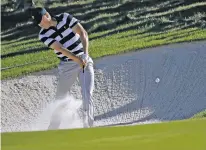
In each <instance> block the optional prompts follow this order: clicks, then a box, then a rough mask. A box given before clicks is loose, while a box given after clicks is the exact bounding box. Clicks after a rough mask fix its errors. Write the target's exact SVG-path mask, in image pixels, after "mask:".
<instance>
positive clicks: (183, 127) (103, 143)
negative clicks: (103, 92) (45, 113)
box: [1, 119, 206, 150]
mask: <svg viewBox="0 0 206 150" xmlns="http://www.w3.org/2000/svg"><path fill="white" fill-rule="evenodd" d="M205 126H206V120H205V119H195V120H193V119H192V120H184V121H174V122H166V123H157V124H148V125H139V126H128V127H103V128H91V129H72V130H57V131H39V132H19V133H3V134H2V135H1V137H2V143H1V144H2V149H3V150H37V149H38V150H40V149H43V150H60V149H61V150H69V149H74V150H82V149H84V150H97V149H98V150H116V149H118V150H125V149H132V150H134V149H142V150H149V149H152V150H165V149H167V150H174V149H175V150H194V149H197V150H205V147H206V144H205V139H206V134H205V133H206V128H205Z"/></svg>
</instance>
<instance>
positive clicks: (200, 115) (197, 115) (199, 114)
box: [192, 109, 206, 119]
mask: <svg viewBox="0 0 206 150" xmlns="http://www.w3.org/2000/svg"><path fill="white" fill-rule="evenodd" d="M197 118H206V109H205V110H204V111H202V112H200V113H197V114H195V115H194V116H193V117H192V119H197Z"/></svg>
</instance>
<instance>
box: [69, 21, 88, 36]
mask: <svg viewBox="0 0 206 150" xmlns="http://www.w3.org/2000/svg"><path fill="white" fill-rule="evenodd" d="M72 30H73V32H74V33H77V34H79V35H80V36H81V35H85V34H86V35H87V32H86V30H85V29H84V27H83V26H82V25H81V24H80V23H77V24H76V25H75V26H73V27H72Z"/></svg>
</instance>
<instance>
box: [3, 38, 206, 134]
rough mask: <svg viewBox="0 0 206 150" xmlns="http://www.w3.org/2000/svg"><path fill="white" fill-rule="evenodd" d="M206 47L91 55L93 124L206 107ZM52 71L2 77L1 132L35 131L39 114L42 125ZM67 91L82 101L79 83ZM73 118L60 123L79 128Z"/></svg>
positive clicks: (159, 117) (181, 115) (180, 114)
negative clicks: (99, 57)
mask: <svg viewBox="0 0 206 150" xmlns="http://www.w3.org/2000/svg"><path fill="white" fill-rule="evenodd" d="M205 50H206V42H205V41H201V42H193V43H181V44H173V45H168V46H161V47H157V48H151V49H146V50H143V51H138V52H132V53H127V54H122V55H118V56H108V57H104V58H101V59H99V60H95V91H94V104H95V125H96V126H99V125H114V124H115V125H118V124H131V123H148V122H149V123H151V122H156V121H168V120H179V119H186V118H189V117H191V116H192V115H194V114H195V113H197V112H199V111H202V110H203V109H206V53H205ZM55 75H56V70H55V69H54V70H52V71H47V72H41V73H36V74H34V75H32V76H27V77H23V78H20V79H13V80H7V81H2V82H1V84H2V87H1V92H2V93H1V96H2V101H1V111H2V114H1V115H2V116H1V117H2V119H1V123H2V124H1V131H2V132H11V131H26V130H28V131H30V130H33V129H34V126H33V125H34V124H35V123H36V122H35V120H36V119H39V118H41V120H40V122H38V127H39V128H35V129H36V130H38V129H39V130H40V129H41V130H44V129H46V127H47V125H48V122H49V116H50V112H49V113H48V114H47V115H46V116H45V117H42V115H41V114H42V113H44V114H45V107H47V105H48V103H52V102H53V101H54V96H55V90H56V76H55ZM71 94H72V95H73V96H74V97H75V99H77V100H81V94H80V87H79V85H78V82H76V83H75V85H74V86H73V87H72V90H71ZM46 110H47V109H46ZM71 122H72V119H70V121H68V120H67V123H66V124H64V125H63V127H62V128H75V127H81V125H77V124H75V125H74V126H70V123H71ZM40 126H42V128H41V127H40ZM43 126H44V127H43Z"/></svg>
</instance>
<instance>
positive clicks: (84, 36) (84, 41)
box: [72, 23, 89, 54]
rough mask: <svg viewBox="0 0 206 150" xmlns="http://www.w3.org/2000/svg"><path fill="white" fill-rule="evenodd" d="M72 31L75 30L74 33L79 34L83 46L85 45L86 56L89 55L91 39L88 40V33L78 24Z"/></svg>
mask: <svg viewBox="0 0 206 150" xmlns="http://www.w3.org/2000/svg"><path fill="white" fill-rule="evenodd" d="M72 30H73V32H74V33H77V34H79V36H80V40H81V42H82V45H83V49H84V53H85V54H89V53H88V48H89V38H88V34H87V31H86V30H85V29H84V28H83V26H82V25H81V24H80V23H77V24H76V25H75V26H74V27H73V28H72Z"/></svg>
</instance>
